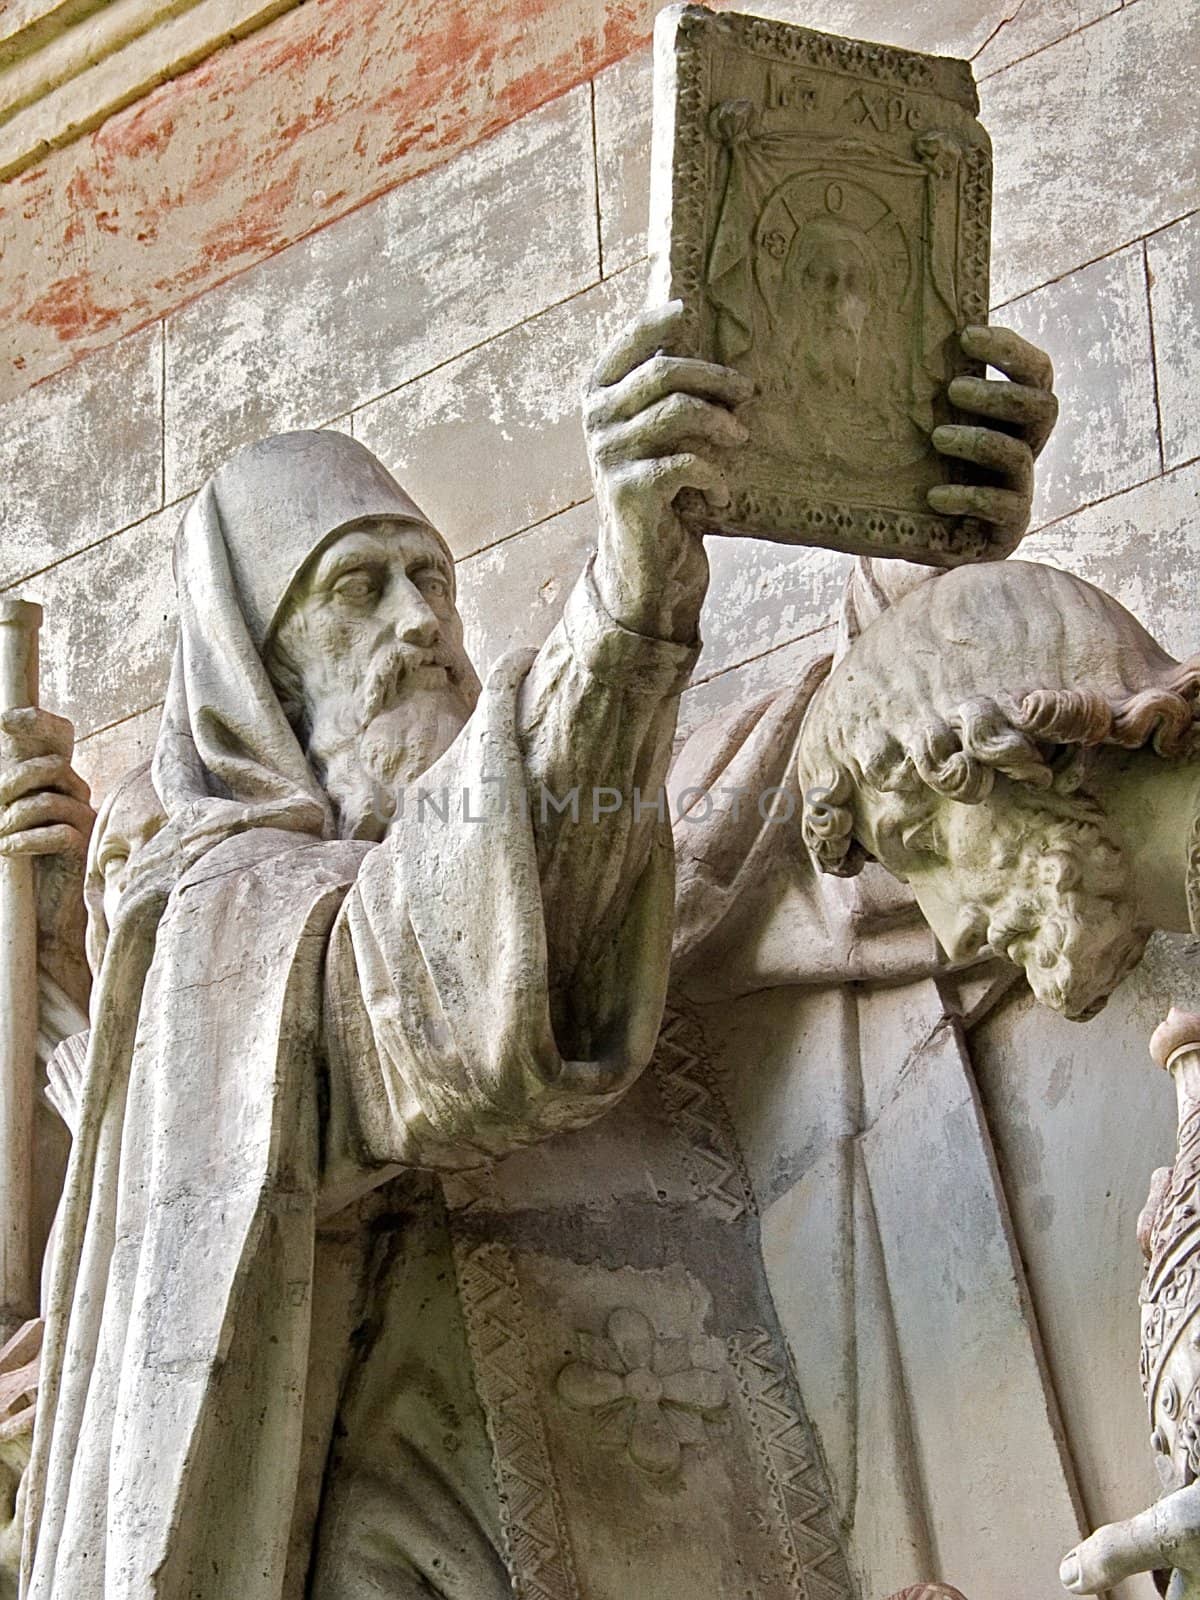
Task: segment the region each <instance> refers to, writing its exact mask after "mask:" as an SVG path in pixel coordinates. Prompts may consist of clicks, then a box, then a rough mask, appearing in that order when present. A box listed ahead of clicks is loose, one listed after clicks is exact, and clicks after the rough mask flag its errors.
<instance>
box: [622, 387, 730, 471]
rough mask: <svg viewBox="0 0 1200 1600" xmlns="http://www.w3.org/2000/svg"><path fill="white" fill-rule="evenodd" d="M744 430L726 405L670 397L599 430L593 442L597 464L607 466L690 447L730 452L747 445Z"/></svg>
mask: <svg viewBox="0 0 1200 1600" xmlns="http://www.w3.org/2000/svg"><path fill="white" fill-rule="evenodd" d="M748 437H749V435H748V433H747V430H746V429H745V427H744V426H743V425H742V424H741V423H740V422H739V421H738V419H737V418H736V417H735V416H734V415H733V414H732V412H730V411H727V410H726V409H725V407H724V406H720V405H714V404H713V403H712V402H711V401H709V400H701V399H698V398H697V397H696V396H695V395H690V394H669V395H667V397H666V398H665V399H663V400H657V401H655V402H654V404H653V405H651V406H649V407H647V409H646V410H644V411H642V412H640V413H639V414H638V415H637V416H636V417H633V418H631V419H630V420H629V421H627V422H618V423H614V424H613V425H611V426H610V427H607V428H603V429H600V430H599V431H598V432H597V433H596V434H595V435H594V439H593V450H594V453H595V456H596V459H597V461H600V462H602V463H604V464H605V465H611V464H614V463H619V462H621V461H631V460H636V459H639V458H642V457H648V456H655V455H672V454H677V453H678V452H680V451H681V450H684V449H686V448H687V447H689V446H691V447H693V448H696V447H700V448H703V447H704V446H706V445H707V446H715V447H716V448H717V449H729V448H730V447H732V446H735V445H739V444H744V443H745V441H746V439H747V438H748Z"/></svg>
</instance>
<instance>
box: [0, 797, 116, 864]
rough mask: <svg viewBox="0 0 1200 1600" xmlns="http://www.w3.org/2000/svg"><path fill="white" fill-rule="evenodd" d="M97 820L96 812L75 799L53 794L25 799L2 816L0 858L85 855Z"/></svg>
mask: <svg viewBox="0 0 1200 1600" xmlns="http://www.w3.org/2000/svg"><path fill="white" fill-rule="evenodd" d="M93 820H94V819H93V814H92V808H91V807H90V806H89V805H88V804H87V803H86V802H85V801H83V800H76V799H75V798H74V797H73V796H71V795H65V794H58V793H56V792H55V791H53V790H43V791H41V792H40V793H38V794H33V795H25V796H23V797H22V798H21V799H19V800H13V801H12V802H10V803H9V804H8V805H7V806H5V807H4V810H3V812H0V855H7V856H15V855H54V854H58V853H60V852H64V851H81V850H82V849H83V848H84V846H85V845H86V843H87V839H88V836H89V834H90V833H91V829H92V822H93Z"/></svg>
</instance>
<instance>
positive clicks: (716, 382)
mask: <svg viewBox="0 0 1200 1600" xmlns="http://www.w3.org/2000/svg"><path fill="white" fill-rule="evenodd" d="M672 394H680V395H694V396H696V397H697V398H698V399H701V400H707V401H712V402H713V403H715V404H717V405H720V406H726V407H729V408H730V409H732V408H734V407H736V406H739V405H742V404H744V403H745V402H746V401H747V400H749V399H750V398H751V396H752V395H753V394H754V385H753V384H752V383H751V381H750V379H749V378H744V377H743V376H742V374H741V373H740V372H735V371H734V370H733V368H732V367H721V366H717V365H716V363H715V362H712V361H697V360H694V359H692V358H690V357H686V356H668V355H662V354H659V355H652V356H650V357H649V359H648V360H646V361H643V362H642V364H641V365H640V366H639V367H635V368H634V370H633V371H632V372H631V373H630V374H629V375H628V376H627V377H625V378H622V379H621V381H620V382H619V383H616V384H613V385H612V386H611V387H609V388H604V389H599V390H593V391H591V392H590V393H589V396H588V416H589V421H592V422H594V423H596V424H599V425H601V426H602V425H604V424H606V423H612V422H627V421H629V420H630V419H631V418H632V417H635V416H637V415H638V414H639V413H640V412H643V411H645V410H646V409H647V408H648V407H650V406H652V405H654V404H655V402H657V401H660V400H664V399H666V398H667V397H668V396H669V395H672Z"/></svg>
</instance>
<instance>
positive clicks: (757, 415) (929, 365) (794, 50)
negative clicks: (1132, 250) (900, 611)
mask: <svg viewBox="0 0 1200 1600" xmlns="http://www.w3.org/2000/svg"><path fill="white" fill-rule="evenodd" d="M654 95H655V99H654V158H653V165H654V177H653V184H652V198H651V222H650V228H651V250H652V254H653V255H654V258H655V274H654V278H655V281H654V285H653V290H652V293H653V295H654V298H655V300H657V301H661V300H663V299H669V298H678V299H681V300H682V301H683V302H684V304H685V306H686V307H688V308H689V311H690V313H691V315H690V317H689V330H690V337H691V342H692V345H693V348H692V351H691V353H692V354H695V355H698V356H703V357H705V358H707V359H710V360H716V361H720V362H724V363H726V364H727V365H729V366H732V367H736V368H737V369H738V370H739V371H740V372H743V373H745V374H746V376H748V377H750V378H752V379H753V380H754V382H755V384H756V386H757V394H756V397H755V399H754V400H753V401H752V402H751V403H750V405H749V406H747V407H746V409H745V410H744V412H743V413H742V416H743V420H744V421H745V422H746V424H747V426H748V427H749V428H750V431H751V439H750V443H749V444H748V445H747V446H746V448H745V449H744V451H740V452H738V454H737V457H736V460H734V462H733V463H732V468H731V470H732V477H731V487H732V489H733V504H732V507H731V509H730V510H729V511H728V512H724V513H722V515H721V517H720V519H719V520H715V519H714V518H713V514H712V512H711V511H710V510H709V509H708V507H707V505H706V504H705V503H704V502H703V501H702V500H701V499H700V497H699V496H692V497H691V506H690V509H691V511H692V512H693V514H694V515H695V516H696V517H697V518H698V519H699V520H700V521H701V522H702V523H703V525H704V526H705V530H706V531H708V532H715V533H729V534H744V535H750V536H751V537H755V538H760V539H774V540H779V541H781V542H784V543H789V544H812V545H823V546H826V547H829V548H833V549H838V550H849V551H854V552H859V553H866V554H872V555H893V556H903V557H906V558H908V559H909V560H915V561H925V562H931V563H934V564H937V565H943V566H951V565H956V564H957V563H959V562H963V561H972V560H981V559H986V558H987V557H988V556H989V555H990V554H991V553H992V552H991V551H990V549H989V530H988V529H987V528H986V526H985V525H983V524H981V523H979V522H977V521H975V520H973V519H964V518H951V517H943V516H939V515H937V514H936V513H934V512H933V511H931V510H930V508H929V506H928V503H927V501H926V498H925V496H926V491H927V490H929V489H931V488H932V487H933V486H934V485H935V484H939V483H948V482H952V481H954V480H955V479H956V478H958V477H959V476H960V474H959V473H958V471H957V469H956V467H955V465H954V464H953V463H951V462H949V461H947V460H946V459H945V458H944V457H942V456H939V455H938V454H937V452H936V451H935V450H934V449H933V447H932V445H931V444H930V439H929V435H930V433H931V432H932V430H933V428H934V427H936V426H937V425H938V424H939V423H942V422H949V421H953V420H956V417H957V413H955V412H954V410H953V408H952V407H950V405H949V404H948V402H947V400H946V398H945V395H946V386H947V384H948V383H949V381H950V379H951V378H953V377H955V376H956V375H957V374H959V373H966V372H974V373H978V372H980V371H981V369H980V368H979V367H978V366H977V365H974V364H972V363H971V362H970V361H968V360H967V358H966V357H965V356H964V355H963V353H962V350H961V347H960V345H959V342H958V333H959V330H961V329H962V328H963V327H964V326H966V325H967V324H969V323H981V322H985V321H986V320H987V306H988V247H989V225H990V209H991V172H992V163H991V144H990V141H989V139H988V136H987V134H986V132H985V131H984V129H983V127H982V126H981V125H980V123H979V122H978V121H977V119H976V115H975V113H976V112H977V111H978V109H979V101H978V97H977V95H976V92H975V83H974V79H973V77H972V74H971V68H970V65H969V64H968V63H967V62H965V61H956V60H952V59H948V58H943V57H937V56H926V55H919V54H916V53H914V52H912V51H907V50H898V49H893V48H891V47H889V46H885V45H877V44H866V43H863V42H861V41H859V40H854V39H842V38H836V37H834V36H832V35H829V34H823V33H816V32H814V31H813V30H812V29H809V28H799V27H793V26H790V25H788V24H785V23H778V22H770V21H767V20H765V19H763V18H760V17H748V16H739V15H735V14H731V13H726V14H715V13H713V12H710V11H708V10H706V9H705V8H703V7H701V6H692V5H683V6H672V7H670V8H668V10H666V11H664V12H662V13H660V15H659V18H658V22H657V26H656V32H655V89H654Z"/></svg>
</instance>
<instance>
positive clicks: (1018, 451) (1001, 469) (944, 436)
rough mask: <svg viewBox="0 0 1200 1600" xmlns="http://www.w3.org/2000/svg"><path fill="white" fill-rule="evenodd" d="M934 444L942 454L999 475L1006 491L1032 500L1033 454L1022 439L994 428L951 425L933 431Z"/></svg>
mask: <svg viewBox="0 0 1200 1600" xmlns="http://www.w3.org/2000/svg"><path fill="white" fill-rule="evenodd" d="M933 444H934V448H935V449H936V450H938V451H939V452H940V453H941V454H942V455H944V456H954V457H955V458H956V459H957V460H959V461H971V462H973V463H974V464H975V465H976V466H977V467H984V468H986V469H987V471H989V472H995V473H998V474H999V475H1000V476H1001V477H1002V478H1003V479H1004V487H1005V488H1008V489H1015V490H1016V491H1017V492H1018V493H1019V494H1023V495H1026V496H1028V497H1032V495H1033V452H1032V451H1031V450H1030V448H1029V446H1028V445H1027V444H1026V443H1025V441H1024V440H1023V439H1014V438H1013V437H1012V435H1011V434H1007V433H998V432H997V431H996V429H995V428H979V427H971V426H962V425H958V424H950V425H947V426H945V427H941V428H935V429H934V430H933Z"/></svg>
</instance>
